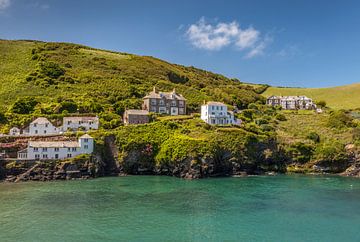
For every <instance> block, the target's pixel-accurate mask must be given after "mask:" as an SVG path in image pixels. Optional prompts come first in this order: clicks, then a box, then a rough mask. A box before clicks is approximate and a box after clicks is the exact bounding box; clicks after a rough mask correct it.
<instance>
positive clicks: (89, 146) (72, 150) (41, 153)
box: [18, 138, 94, 160]
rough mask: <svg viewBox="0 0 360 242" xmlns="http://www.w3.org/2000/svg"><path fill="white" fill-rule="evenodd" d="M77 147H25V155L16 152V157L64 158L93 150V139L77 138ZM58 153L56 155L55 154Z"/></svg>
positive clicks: (33, 158)
mask: <svg viewBox="0 0 360 242" xmlns="http://www.w3.org/2000/svg"><path fill="white" fill-rule="evenodd" d="M78 142H79V147H61V148H58V149H56V148H53V147H52V148H37V149H36V147H29V146H28V148H27V156H26V157H24V153H21V152H19V153H18V159H20V160H36V159H39V160H48V159H50V160H51V159H59V160H62V159H66V158H72V157H75V156H78V155H81V154H91V153H92V152H93V151H94V139H93V138H85V139H79V141H78ZM56 155H58V156H56Z"/></svg>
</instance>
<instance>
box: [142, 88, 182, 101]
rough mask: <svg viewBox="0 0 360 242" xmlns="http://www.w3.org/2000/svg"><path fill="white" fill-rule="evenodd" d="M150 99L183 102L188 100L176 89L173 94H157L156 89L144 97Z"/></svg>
mask: <svg viewBox="0 0 360 242" xmlns="http://www.w3.org/2000/svg"><path fill="white" fill-rule="evenodd" d="M148 98H157V99H160V98H166V99H175V100H183V101H185V100H186V99H185V98H184V97H183V96H182V95H181V94H179V93H177V92H176V91H175V89H174V90H173V91H172V92H156V89H155V88H154V89H153V90H152V91H151V92H150V93H149V94H148V95H146V96H145V97H144V99H148Z"/></svg>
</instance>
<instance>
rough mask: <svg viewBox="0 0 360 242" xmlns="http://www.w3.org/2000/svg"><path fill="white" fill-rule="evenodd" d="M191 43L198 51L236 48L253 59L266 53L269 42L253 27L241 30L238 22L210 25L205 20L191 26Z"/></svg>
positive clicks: (188, 33)
mask: <svg viewBox="0 0 360 242" xmlns="http://www.w3.org/2000/svg"><path fill="white" fill-rule="evenodd" d="M186 36H187V38H188V39H189V41H190V43H191V44H192V45H193V46H195V47H196V48H198V49H204V50H210V51H213V50H220V49H222V48H224V47H227V46H235V47H237V48H238V49H239V50H241V51H246V52H247V54H246V58H252V57H255V56H257V55H261V54H263V53H264V49H265V48H266V47H267V45H268V43H269V41H268V40H267V39H266V38H262V37H261V33H260V31H259V30H256V29H254V28H253V27H251V26H250V27H248V28H245V29H242V28H240V25H239V24H238V23H237V22H236V21H233V22H230V23H222V22H220V23H217V24H213V25H212V24H209V23H207V22H206V21H205V18H201V19H200V20H199V21H198V22H197V23H195V24H192V25H190V27H189V28H188V29H187V31H186Z"/></svg>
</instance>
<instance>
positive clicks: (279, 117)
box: [275, 113, 286, 121]
mask: <svg viewBox="0 0 360 242" xmlns="http://www.w3.org/2000/svg"><path fill="white" fill-rule="evenodd" d="M275 118H276V119H277V120H279V121H286V117H285V115H284V114H282V113H278V114H276V116H275Z"/></svg>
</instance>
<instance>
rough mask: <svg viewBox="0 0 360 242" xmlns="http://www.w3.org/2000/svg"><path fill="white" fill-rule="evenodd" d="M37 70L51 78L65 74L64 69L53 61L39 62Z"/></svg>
mask: <svg viewBox="0 0 360 242" xmlns="http://www.w3.org/2000/svg"><path fill="white" fill-rule="evenodd" d="M39 72H40V74H42V75H44V76H47V77H50V78H52V79H57V78H58V77H60V76H62V75H64V74H65V70H64V69H63V68H61V67H60V66H59V64H57V63H55V62H41V63H40V64H39Z"/></svg>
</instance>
